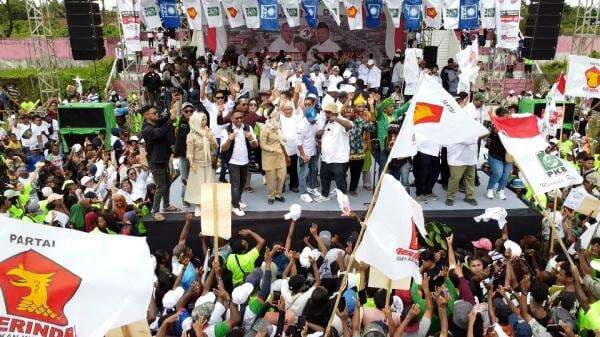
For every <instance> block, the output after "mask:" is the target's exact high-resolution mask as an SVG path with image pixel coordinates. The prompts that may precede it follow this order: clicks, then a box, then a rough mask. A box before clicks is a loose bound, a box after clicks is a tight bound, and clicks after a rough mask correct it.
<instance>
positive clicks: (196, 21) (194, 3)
mask: <svg viewBox="0 0 600 337" xmlns="http://www.w3.org/2000/svg"><path fill="white" fill-rule="evenodd" d="M183 10H185V16H186V17H187V19H188V23H189V25H190V29H192V30H202V4H201V3H200V0H183Z"/></svg>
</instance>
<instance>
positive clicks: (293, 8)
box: [281, 0, 300, 27]
mask: <svg viewBox="0 0 600 337" xmlns="http://www.w3.org/2000/svg"><path fill="white" fill-rule="evenodd" d="M281 7H283V13H284V14H285V19H286V20H287V23H288V26H290V27H297V26H300V3H299V2H298V0H281Z"/></svg>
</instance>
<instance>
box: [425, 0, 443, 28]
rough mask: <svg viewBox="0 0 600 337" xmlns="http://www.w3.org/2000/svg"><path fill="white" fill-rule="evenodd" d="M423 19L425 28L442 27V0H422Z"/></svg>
mask: <svg viewBox="0 0 600 337" xmlns="http://www.w3.org/2000/svg"><path fill="white" fill-rule="evenodd" d="M423 21H424V22H425V27H427V28H433V29H440V28H441V27H442V0H423Z"/></svg>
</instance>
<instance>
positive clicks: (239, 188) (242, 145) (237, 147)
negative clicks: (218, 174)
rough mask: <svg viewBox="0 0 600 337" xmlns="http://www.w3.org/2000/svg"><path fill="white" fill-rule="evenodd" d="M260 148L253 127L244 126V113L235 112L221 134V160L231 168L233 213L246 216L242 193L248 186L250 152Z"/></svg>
mask: <svg viewBox="0 0 600 337" xmlns="http://www.w3.org/2000/svg"><path fill="white" fill-rule="evenodd" d="M257 147H258V141H257V140H256V136H255V135H254V131H253V130H252V128H251V127H249V126H248V125H245V124H244V113H243V112H241V111H235V112H234V113H233V115H232V116H231V123H230V124H227V126H226V127H225V128H224V129H223V131H222V132H221V160H222V161H224V162H226V163H227V165H228V167H229V178H230V184H231V203H232V205H233V208H232V212H233V213H234V214H235V215H237V216H244V215H246V213H245V212H244V211H243V210H242V209H243V208H246V205H245V204H244V203H243V202H241V201H242V192H243V191H244V186H246V177H247V176H248V164H249V163H250V158H249V154H250V150H251V149H255V148H257Z"/></svg>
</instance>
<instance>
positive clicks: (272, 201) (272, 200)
mask: <svg viewBox="0 0 600 337" xmlns="http://www.w3.org/2000/svg"><path fill="white" fill-rule="evenodd" d="M267 202H268V203H269V205H273V203H274V202H275V199H269V200H267Z"/></svg>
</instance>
